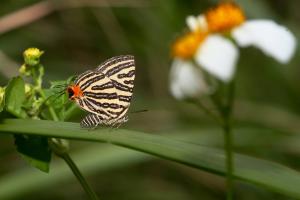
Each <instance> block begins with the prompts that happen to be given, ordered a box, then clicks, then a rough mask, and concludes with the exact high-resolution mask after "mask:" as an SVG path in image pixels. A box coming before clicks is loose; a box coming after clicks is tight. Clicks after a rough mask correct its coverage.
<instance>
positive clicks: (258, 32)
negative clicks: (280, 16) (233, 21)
mask: <svg viewBox="0 0 300 200" xmlns="http://www.w3.org/2000/svg"><path fill="white" fill-rule="evenodd" d="M232 36H233V38H234V39H235V40H236V42H237V43H238V44H239V45H240V46H241V47H247V46H250V45H253V46H255V47H257V48H259V49H261V50H262V51H263V52H264V53H265V54H267V55H269V56H271V57H273V58H274V59H276V60H277V61H279V62H281V63H287V62H288V61H289V60H290V59H291V57H292V56H293V54H294V52H295V49H296V38H295V37H294V35H293V34H292V33H291V32H290V31H289V30H288V29H287V28H285V27H284V26H281V25H278V24H276V23H275V22H273V21H271V20H250V21H247V22H245V23H244V24H243V25H241V26H240V27H237V28H235V29H234V30H233V32H232Z"/></svg>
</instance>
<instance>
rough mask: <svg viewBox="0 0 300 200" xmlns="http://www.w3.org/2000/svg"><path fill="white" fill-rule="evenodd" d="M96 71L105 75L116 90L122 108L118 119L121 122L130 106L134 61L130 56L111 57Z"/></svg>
mask: <svg viewBox="0 0 300 200" xmlns="http://www.w3.org/2000/svg"><path fill="white" fill-rule="evenodd" d="M96 71H98V72H101V73H103V74H105V76H106V77H108V78H109V79H110V80H111V81H112V83H113V84H114V86H115V88H116V93H117V95H118V99H119V103H118V104H119V105H120V106H121V107H122V108H124V110H122V111H121V112H120V113H119V116H118V119H117V120H120V122H123V120H124V118H126V113H127V111H128V108H129V106H130V102H131V98H132V93H133V87H134V78H135V61H134V57H133V56H132V55H121V56H115V57H112V58H110V59H108V60H106V61H105V62H103V63H102V64H101V65H100V66H99V67H97V69H96Z"/></svg>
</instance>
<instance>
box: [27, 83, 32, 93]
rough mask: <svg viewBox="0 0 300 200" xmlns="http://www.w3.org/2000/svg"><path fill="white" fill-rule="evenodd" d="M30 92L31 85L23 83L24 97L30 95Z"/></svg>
mask: <svg viewBox="0 0 300 200" xmlns="http://www.w3.org/2000/svg"><path fill="white" fill-rule="evenodd" d="M31 91H32V87H31V85H30V84H28V83H25V95H26V96H27V95H29V94H30V93H31Z"/></svg>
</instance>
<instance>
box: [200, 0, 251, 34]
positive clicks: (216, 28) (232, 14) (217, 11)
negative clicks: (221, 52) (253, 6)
mask: <svg viewBox="0 0 300 200" xmlns="http://www.w3.org/2000/svg"><path fill="white" fill-rule="evenodd" d="M205 17H206V20H207V25H208V29H209V31H210V32H222V33H223V32H227V31H230V30H231V29H232V28H234V27H236V26H239V25H240V24H242V23H243V22H244V21H245V15H244V12H243V10H242V9H241V8H240V7H239V6H237V5H236V4H234V3H221V4H220V5H218V6H216V7H215V8H212V9H210V10H208V11H207V12H206V14H205Z"/></svg>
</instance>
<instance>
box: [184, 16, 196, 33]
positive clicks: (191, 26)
mask: <svg viewBox="0 0 300 200" xmlns="http://www.w3.org/2000/svg"><path fill="white" fill-rule="evenodd" d="M185 21H186V24H187V26H188V27H189V29H190V30H191V31H197V29H198V28H199V25H198V20H197V17H195V16H192V15H190V16H188V17H187V18H186V20H185Z"/></svg>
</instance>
